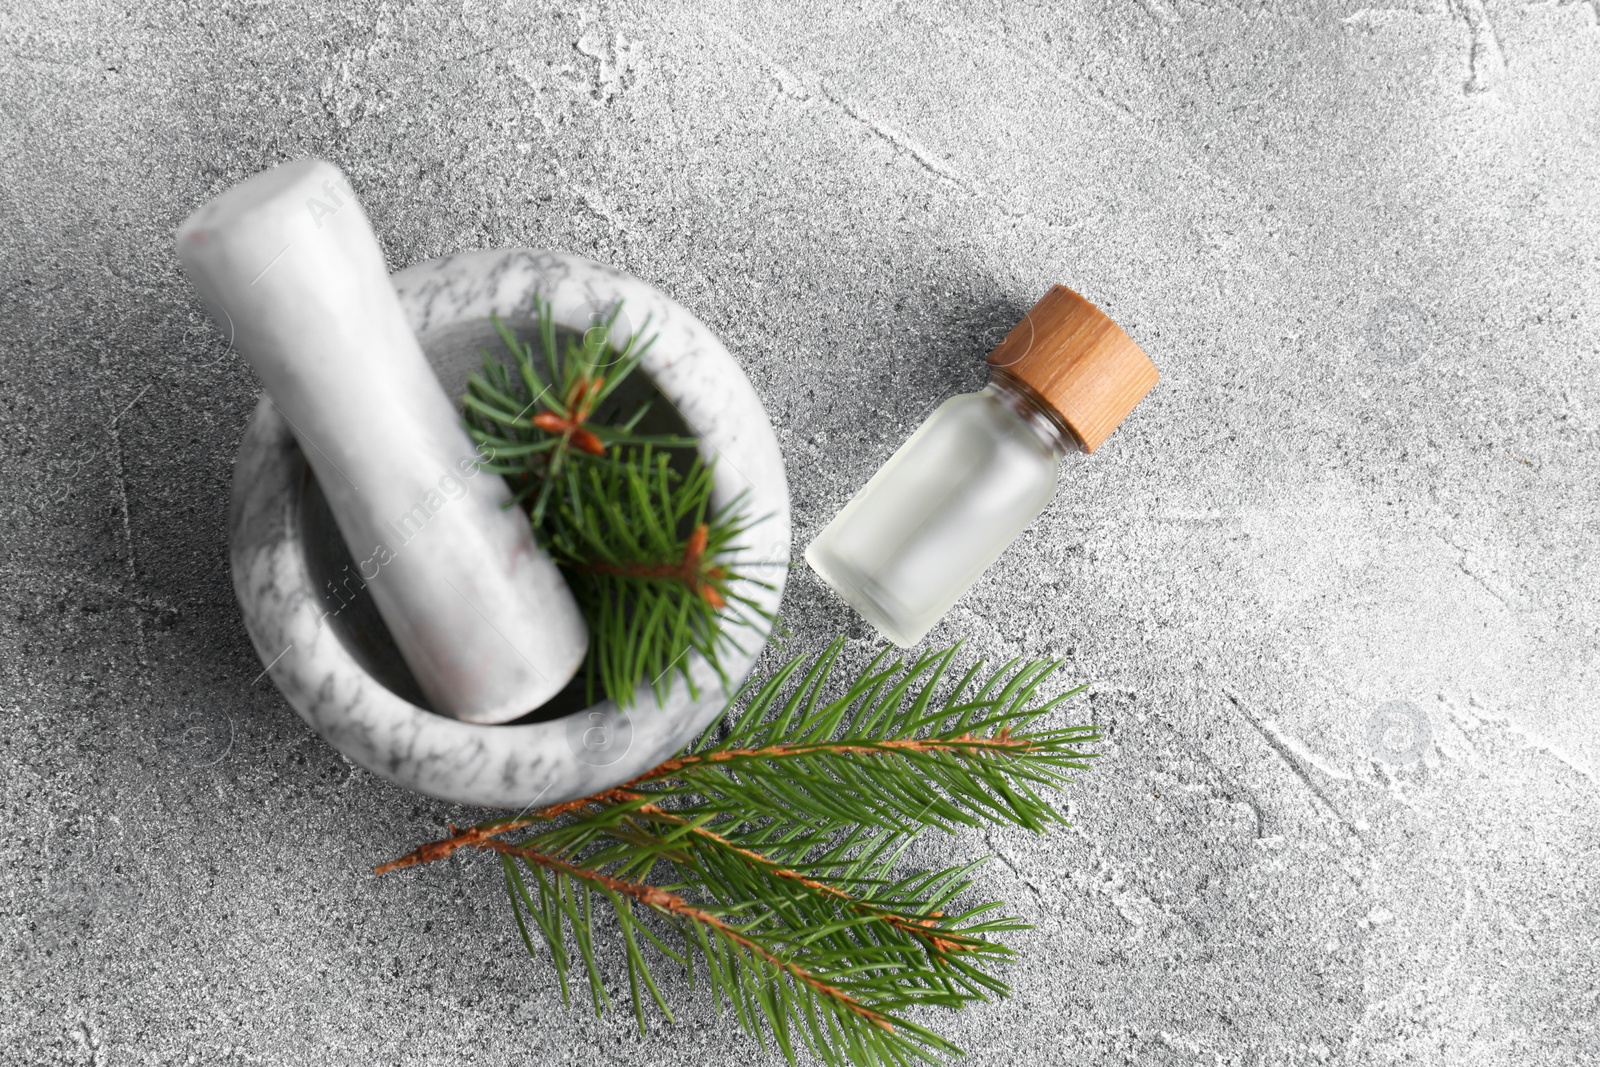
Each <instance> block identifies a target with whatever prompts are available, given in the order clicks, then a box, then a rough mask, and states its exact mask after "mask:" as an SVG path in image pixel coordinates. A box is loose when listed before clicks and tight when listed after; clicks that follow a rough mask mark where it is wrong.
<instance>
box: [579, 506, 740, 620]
mask: <svg viewBox="0 0 1600 1067" xmlns="http://www.w3.org/2000/svg"><path fill="white" fill-rule="evenodd" d="M710 536H711V528H710V527H709V526H707V525H706V524H705V523H701V524H700V525H699V526H696V527H695V528H694V532H693V533H691V534H690V535H689V540H688V543H687V544H685V545H684V548H683V558H682V559H680V560H679V561H678V562H676V563H604V562H594V563H584V564H580V566H582V567H583V568H584V569H586V570H590V571H593V572H595V573H596V574H616V575H620V576H621V577H624V578H659V579H663V580H666V581H677V582H682V583H683V584H685V585H687V586H688V587H689V589H690V591H691V592H694V593H698V594H699V595H700V596H701V597H702V598H703V599H704V600H705V602H706V603H707V604H710V605H711V606H712V607H713V608H715V609H716V610H718V611H721V610H722V609H723V608H724V607H726V606H727V603H728V602H727V600H726V599H725V598H724V597H723V595H722V591H721V590H720V589H718V588H717V586H716V584H715V583H717V582H720V581H722V580H723V579H724V578H726V577H727V576H728V572H727V570H726V569H725V568H723V567H717V566H712V567H707V566H705V554H706V542H707V541H708V540H709V539H710Z"/></svg>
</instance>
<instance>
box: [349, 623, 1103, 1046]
mask: <svg viewBox="0 0 1600 1067" xmlns="http://www.w3.org/2000/svg"><path fill="white" fill-rule="evenodd" d="M841 649H842V639H840V640H838V641H835V642H834V643H833V644H832V645H830V646H829V647H828V648H827V649H826V650H825V651H824V652H823V653H821V654H820V655H818V656H816V657H815V658H813V659H812V660H810V661H809V663H808V662H807V661H805V660H804V659H803V658H799V657H797V658H795V659H793V660H791V661H789V662H788V663H786V664H784V665H783V666H782V667H781V668H780V669H779V670H778V671H776V672H775V673H774V674H773V675H772V676H771V677H770V678H768V679H767V680H766V681H765V682H763V683H760V684H754V685H751V686H747V687H746V689H745V690H744V691H743V692H742V693H741V695H740V699H742V700H743V702H744V703H745V707H744V710H743V712H742V714H740V715H739V716H738V718H737V719H736V720H735V721H733V722H731V723H730V724H729V726H728V727H727V729H726V731H725V735H724V736H723V737H721V738H720V739H718V737H717V734H718V729H717V728H713V729H711V730H708V731H707V732H706V733H705V734H704V735H703V736H702V737H701V738H700V739H699V740H698V741H697V742H696V743H695V744H694V745H692V746H690V748H689V749H688V750H687V751H686V752H685V753H684V754H682V755H680V756H677V757H674V758H673V759H670V760H667V761H666V762H664V763H662V764H661V765H659V766H657V767H655V768H652V769H651V770H650V771H648V772H646V773H645V774H643V775H641V776H640V777H638V778H637V779H635V780H633V781H631V782H626V783H623V784H622V785H620V786H617V787H614V788H612V789H608V790H605V791H603V792H601V793H598V794H595V795H594V796H590V797H585V798H582V799H579V800H575V801H568V802H566V803H563V804H557V805H552V806H549V807H546V808H543V809H541V810H539V811H535V812H531V813H528V814H525V815H521V816H518V817H514V818H509V819H499V820H492V821H489V822H485V823H480V824H479V825H477V826H475V827H471V828H468V829H465V830H455V828H453V827H452V836H451V837H449V838H446V839H444V840H443V841H436V842H432V843H430V844H428V845H424V846H422V847H421V848H419V849H417V850H415V851H414V852H412V853H410V854H408V855H407V856H404V857H401V858H400V859H398V860H395V861H392V862H390V863H387V864H384V865H383V866H382V867H380V868H378V872H379V873H384V872H387V871H390V870H396V869H399V868H402V867H407V866H412V865H415V864H419V863H428V862H434V861H436V860H439V859H443V858H445V857H447V856H449V855H450V854H452V853H453V852H455V851H457V850H458V849H460V848H473V849H480V850H489V851H494V852H496V853H498V854H499V855H500V858H501V862H502V866H503V870H504V874H505V880H506V886H507V891H508V893H509V894H510V897H511V901H512V909H513V916H514V918H515V920H516V924H517V927H518V930H519V931H520V933H521V936H522V938H523V940H524V943H525V945H526V947H527V949H528V951H529V952H530V953H535V954H536V953H537V942H536V940H535V938H534V936H533V932H534V931H537V932H538V935H539V936H538V940H539V941H542V942H543V943H544V945H545V948H546V950H547V951H548V952H549V953H550V957H551V961H552V963H553V965H554V967H555V969H556V973H557V977H558V979H559V981H560V983H561V988H562V995H563V998H564V999H565V998H567V997H569V996H570V989H569V976H570V972H571V970H572V969H573V968H574V967H576V966H579V965H580V964H581V966H582V968H583V970H584V972H585V974H586V976H587V979H588V985H589V991H590V999H591V1001H592V1002H593V1004H594V1007H595V1010H596V1011H597V1012H598V1011H602V1010H604V1008H605V1007H606V1006H608V1005H610V1003H611V1000H610V995H609V994H608V992H607V990H606V985H605V982H604V980H603V978H602V975H601V973H600V970H599V967H598V964H597V963H596V956H595V951H594V942H595V937H596V934H595V922H596V908H595V902H596V899H597V898H598V899H599V901H601V902H603V903H604V904H606V905H608V906H609V910H610V912H611V914H612V916H613V917H614V918H615V920H616V922H617V923H618V930H619V933H620V934H621V937H622V940H623V947H624V950H625V957H626V961H627V962H626V966H627V974H628V983H629V995H630V999H631V1003H632V1004H633V1008H634V1012H635V1014H636V1017H637V1018H638V1021H639V1025H640V1027H641V1029H643V1028H644V1026H645V1024H646V1023H645V1014H644V1000H645V998H646V996H648V997H649V999H651V1000H652V1001H654V1002H655V1003H656V1004H657V1006H658V1007H659V1008H660V1009H661V1010H662V1013H663V1014H664V1015H665V1016H666V1017H667V1018H668V1019H669V1020H670V1019H672V1017H673V1016H672V1012H671V1010H670V1008H669V1006H668V1004H667V1001H666V997H665V995H664V994H663V992H662V990H661V987H660V985H659V983H658V982H657V980H656V977H655V972H654V970H653V969H652V968H653V967H654V966H657V965H658V964H659V961H661V960H662V959H666V960H669V961H671V962H673V963H675V964H676V965H677V966H679V967H681V968H683V969H684V970H685V971H687V973H688V974H689V976H690V978H691V982H692V980H693V978H694V977H695V975H696V974H697V973H700V974H704V975H706V976H708V977H709V978H710V985H711V988H712V994H713V997H714V999H715V1000H716V1002H717V1004H718V1005H719V1007H720V1005H721V1004H722V1001H723V1000H724V999H726V1000H727V1002H728V1004H729V1006H730V1007H731V1008H732V1009H733V1014H734V1016H735V1018H736V1019H737V1020H738V1021H739V1023H740V1025H741V1026H742V1027H743V1028H744V1029H745V1030H746V1031H747V1032H749V1033H751V1034H752V1035H753V1036H755V1037H756V1038H757V1039H758V1040H759V1041H761V1042H762V1043H763V1046H764V1045H765V1040H766V1039H767V1038H769V1037H770V1038H771V1039H772V1040H773V1041H774V1042H775V1044H776V1046H777V1048H778V1050H779V1051H781V1052H782V1053H783V1054H784V1055H785V1056H786V1057H787V1058H788V1059H789V1060H790V1061H791V1062H793V1061H794V1058H795V1050H796V1048H799V1047H804V1048H806V1049H808V1050H810V1051H811V1052H812V1054H814V1055H815V1056H816V1057H817V1058H818V1059H820V1060H822V1061H823V1062H825V1063H829V1064H836V1063H837V1064H843V1063H870V1064H876V1063H885V1064H903V1063H909V1062H911V1061H913V1060H938V1059H940V1058H941V1057H945V1056H951V1055H958V1054H959V1050H958V1049H956V1048H955V1047H954V1046H953V1045H951V1044H950V1043H949V1042H948V1041H947V1040H946V1039H944V1038H942V1037H940V1036H939V1035H938V1034H936V1033H934V1032H933V1031H932V1030H929V1029H927V1028H926V1027H924V1026H922V1025H921V1024H919V1023H916V1022H913V1021H911V1020H909V1019H908V1018H907V1017H906V1014H905V1013H906V1012H908V1011H914V1010H922V1009H926V1008H929V1007H944V1008H960V1007H962V1006H964V1005H966V1004H969V1003H971V1002H972V1001H975V1000H988V999H991V998H992V997H996V996H1006V995H1008V994H1009V988H1008V987H1007V985H1006V984H1005V982H1004V981H1002V980H1001V979H999V978H998V977H996V976H995V975H994V974H993V973H992V968H993V967H994V966H996V965H999V964H1002V963H1004V962H1005V961H1007V960H1009V959H1010V958H1011V956H1012V950H1011V949H1010V948H1009V947H1007V946H1006V945H1005V944H1004V943H1003V942H1002V941H1000V940H997V938H1000V937H1003V936H1004V935H1006V934H1009V933H1012V932H1015V931H1017V930H1020V929H1025V928H1026V927H1025V924H1023V923H1021V922H1019V921H1017V920H1016V919H1012V918H1008V917H1005V916H1001V915H998V914H996V913H997V910H998V909H999V908H1000V907H1001V905H1000V904H999V903H985V904H979V905H977V906H974V907H970V908H966V909H964V910H963V909H961V908H959V907H957V906H956V905H955V901H956V900H957V899H958V898H959V897H961V896H962V894H963V893H964V892H965V891H966V890H967V889H968V888H969V885H970V880H969V875H970V874H971V872H972V871H973V870H974V869H975V868H976V867H977V866H978V864H970V865H967V866H964V867H953V868H948V869H945V870H938V871H931V872H928V871H924V872H915V873H911V874H903V875H897V873H896V869H897V867H898V865H899V863H900V860H901V857H902V855H903V854H904V852H905V849H906V848H907V847H908V846H909V845H910V844H911V842H912V840H913V838H914V836H915V835H916V833H917V832H918V831H920V830H922V829H924V828H926V827H939V828H941V829H945V830H950V829H952V828H953V827H954V826H957V825H982V824H989V823H1012V824H1015V825H1020V826H1026V827H1028V828H1030V829H1034V830H1036V831H1037V830H1043V829H1045V828H1047V827H1048V826H1050V825H1052V824H1055V823H1059V822H1061V821H1062V820H1061V815H1060V813H1059V812H1058V811H1057V810H1056V809H1055V808H1054V807H1052V806H1051V805H1050V803H1049V802H1048V801H1047V800H1045V799H1044V798H1042V797H1041V796H1040V795H1039V792H1038V790H1040V789H1042V788H1044V787H1046V786H1048V787H1057V786H1061V785H1064V784H1066V783H1067V781H1068V778H1067V777H1066V775H1067V772H1068V771H1070V770H1077V769H1082V768H1085V767H1087V766H1088V765H1089V760H1090V759H1091V757H1092V754H1090V753H1086V752H1084V751H1082V746H1084V745H1085V744H1087V743H1089V742H1092V741H1094V740H1095V739H1096V736H1097V735H1096V733H1095V731H1094V730H1093V729H1092V728H1088V727H1047V726H1043V725H1042V724H1040V723H1039V721H1038V720H1039V718H1040V716H1042V715H1044V714H1045V713H1046V712H1048V711H1049V710H1050V709H1051V708H1053V707H1054V706H1056V705H1057V704H1058V703H1059V702H1060V701H1061V700H1063V699H1065V698H1066V697H1068V696H1071V695H1072V694H1073V693H1077V692H1080V691H1081V687H1080V689H1073V690H1070V691H1068V692H1066V693H1062V694H1061V695H1059V696H1057V697H1054V698H1051V699H1048V700H1040V699H1037V697H1036V694H1037V693H1038V692H1039V690H1040V688H1041V687H1042V686H1043V685H1044V684H1045V682H1046V681H1047V679H1048V678H1049V677H1050V676H1051V675H1052V674H1053V673H1054V672H1055V670H1056V669H1057V668H1058V667H1059V666H1060V663H1059V661H1032V662H1028V663H1024V664H1020V665H1019V664H1017V663H1015V662H1013V663H1011V664H1007V665H1006V666H1004V667H1002V668H1000V669H999V670H996V671H993V672H990V673H989V674H988V675H987V677H985V678H983V679H982V680H981V683H980V681H979V675H980V674H982V670H983V669H982V664H979V665H977V666H975V667H974V668H972V669H971V670H970V671H968V672H966V674H965V675H964V677H962V678H961V679H960V680H959V682H958V683H957V684H956V685H955V686H954V687H953V688H950V689H949V690H948V691H947V692H944V693H943V694H942V695H940V693H939V692H937V691H938V690H942V689H944V688H946V687H944V686H943V685H942V679H943V676H944V674H945V673H946V670H947V668H948V667H949V664H950V662H951V660H952V659H953V657H954V655H955V653H956V652H957V651H958V649H956V648H950V649H946V650H943V651H940V652H935V653H930V654H929V655H926V656H923V657H921V658H919V659H918V660H916V661H915V662H914V663H912V664H910V665H909V666H904V665H901V664H899V663H886V662H885V661H884V658H883V657H881V656H880V657H879V658H878V659H876V660H874V661H873V662H872V664H870V665H869V666H868V667H867V668H866V669H865V670H863V671H861V672H860V673H859V674H858V675H857V676H856V677H855V678H853V679H851V680H849V681H848V682H847V683H846V684H845V685H844V687H843V692H842V693H841V694H840V695H838V696H836V697H833V698H831V699H830V698H827V697H826V696H825V691H832V689H833V688H834V686H833V685H832V684H831V682H832V675H833V673H834V668H835V665H836V663H837V659H838V656H839V654H840V651H841ZM736 702H737V701H730V704H729V712H728V714H729V716H731V715H732V714H733V713H732V708H733V706H734V704H735V703H736ZM762 791H767V794H768V795H766V796H759V795H758V794H761V793H762ZM525 830H532V831H533V833H532V834H531V835H529V836H524V837H522V838H521V839H519V840H516V841H510V840H507V839H506V838H507V836H508V835H511V834H514V833H517V832H520V831H525ZM979 862H980V863H981V861H979ZM663 874H664V875H665V878H663V877H658V876H660V875H663ZM646 919H651V920H652V921H651V922H650V923H647V922H646V921H645V920H646ZM669 931H670V932H671V933H672V934H675V935H676V940H677V941H679V942H680V943H681V944H680V945H678V946H676V947H675V946H673V945H670V944H669V943H668V939H667V934H668V932H669ZM574 950H575V951H574ZM652 960H654V961H656V963H652V962H651V961H652Z"/></svg>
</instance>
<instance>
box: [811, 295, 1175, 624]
mask: <svg viewBox="0 0 1600 1067" xmlns="http://www.w3.org/2000/svg"><path fill="white" fill-rule="evenodd" d="M989 373H990V378H989V385H988V387H987V388H985V389H984V390H983V391H982V392H977V393H966V394H964V395H962V396H956V397H951V398H950V399H949V400H946V401H945V402H944V403H943V404H941V405H939V407H938V408H936V409H935V410H934V412H933V414H932V415H930V416H929V417H928V420H927V421H926V422H924V423H923V424H922V426H921V427H920V428H918V430H917V432H916V433H914V434H912V435H911V437H910V439H909V440H907V441H906V443H905V444H903V445H901V446H900V449H899V451H897V452H896V453H895V454H894V455H893V456H891V457H890V459H889V462H888V463H885V464H884V465H883V468H882V469H881V470H880V471H878V473H877V474H875V475H873V477H872V480H871V481H869V482H867V484H866V485H865V486H863V487H862V488H861V491H860V492H858V493H856V495H855V496H854V497H853V498H851V500H850V502H849V503H848V504H846V505H845V506H844V510H843V511H841V512H839V514H838V516H836V517H835V518H834V520H833V521H832V522H831V523H829V524H828V527H827V529H825V530H823V531H822V533H821V534H819V535H818V536H817V538H816V540H814V541H812V542H811V544H810V546H809V547H808V548H807V549H806V562H807V563H809V564H811V569H812V570H814V571H816V572H817V574H818V575H819V576H821V578H822V580H823V581H825V582H827V583H828V585H830V586H831V587H832V588H833V590H834V591H835V592H837V593H838V594H839V595H840V596H841V597H843V598H844V600H845V601H846V602H847V603H848V604H849V605H850V606H851V607H853V608H854V609H855V610H856V611H857V612H858V613H859V614H860V615H861V617H862V618H864V619H866V620H867V621H868V622H870V623H871V624H872V625H873V626H875V627H876V628H877V629H878V632H880V633H881V634H883V636H885V637H887V638H888V639H889V640H890V641H893V642H894V643H895V644H897V645H899V646H901V647H902V648H907V647H910V646H911V645H914V644H916V643H917V642H918V641H920V640H922V637H923V635H924V634H926V633H927V632H928V631H929V630H930V629H932V627H933V625H934V623H936V622H938V621H939V620H940V619H941V618H942V617H943V616H944V613H945V612H947V611H949V610H950V607H951V605H952V604H954V603H955V602H956V601H957V600H958V599H960V597H961V594H963V593H965V592H966V591H967V590H968V589H969V588H970V587H971V586H972V584H973V583H974V582H976V581H977V580H978V578H979V577H980V576H981V575H982V574H983V572H984V571H986V570H988V568H989V565H990V564H992V563H993V562H994V561H995V560H996V559H997V558H999V556H1000V553H1001V552H1003V551H1005V549H1006V546H1007V545H1009V544H1010V543H1011V542H1012V541H1013V540H1015V539H1016V537H1017V535H1018V534H1020V533H1022V531H1023V530H1024V529H1026V528H1027V526H1028V524H1029V523H1031V522H1032V521H1033V520H1034V519H1035V518H1036V517H1037V516H1038V515H1039V513H1040V512H1041V511H1043V510H1044V508H1045V505H1047V504H1049V503H1050V498H1051V497H1053V496H1054V495H1055V491H1056V480H1057V474H1058V469H1059V466H1060V462H1061V460H1062V459H1063V458H1064V457H1065V456H1066V455H1067V454H1068V453H1070V452H1085V453H1087V452H1093V451H1094V450H1095V449H1096V448H1098V447H1099V446H1100V444H1101V443H1102V442H1103V441H1105V439H1106V438H1107V437H1108V436H1110V434H1111V431H1112V430H1114V429H1116V428H1117V425H1118V424H1119V423H1121V422H1122V420H1123V419H1124V418H1125V417H1126V416H1127V414H1128V413H1129V412H1130V411H1132V410H1133V408H1134V406H1135V405H1136V404H1138V403H1139V401H1140V400H1142V399H1144V396H1145V394H1146V393H1148V392H1149V391H1150V390H1151V389H1152V388H1153V387H1154V386H1155V384H1156V381H1157V380H1158V379H1159V378H1160V375H1159V374H1158V373H1157V372H1156V368H1155V365H1154V364H1153V363H1151V362H1150V360H1149V358H1148V357H1147V356H1146V355H1145V354H1144V353H1143V352H1142V351H1140V349H1139V346H1138V345H1136V344H1134V342H1133V339H1132V338H1130V337H1129V336H1128V335H1127V334H1126V333H1124V332H1123V331H1122V328H1121V327H1119V326H1118V325H1117V324H1116V323H1115V322H1113V321H1111V319H1110V318H1109V317H1108V316H1107V315H1106V314H1105V313H1104V312H1103V311H1101V310H1100V309H1099V308H1097V307H1095V306H1094V305H1093V304H1091V303H1090V302H1089V301H1088V300H1085V299H1084V298H1083V297H1081V296H1079V295H1078V294H1077V293H1075V292H1073V291H1072V290H1071V289H1068V288H1066V287H1065V286H1061V285H1058V286H1055V287H1054V288H1052V289H1051V290H1050V292H1049V293H1047V294H1046V295H1045V297H1044V299H1042V300H1040V301H1039V302H1038V303H1037V304H1035V305H1034V306H1033V309H1032V310H1031V311H1029V312H1028V314H1027V315H1026V316H1025V317H1024V318H1023V319H1022V321H1021V322H1019V323H1017V325H1016V326H1015V327H1013V328H1012V330H1011V332H1010V333H1008V334H1007V335H1006V337H1005V339H1004V340H1003V341H1001V342H1000V344H999V345H997V346H996V347H995V349H994V351H992V352H990V353H989Z"/></svg>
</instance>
